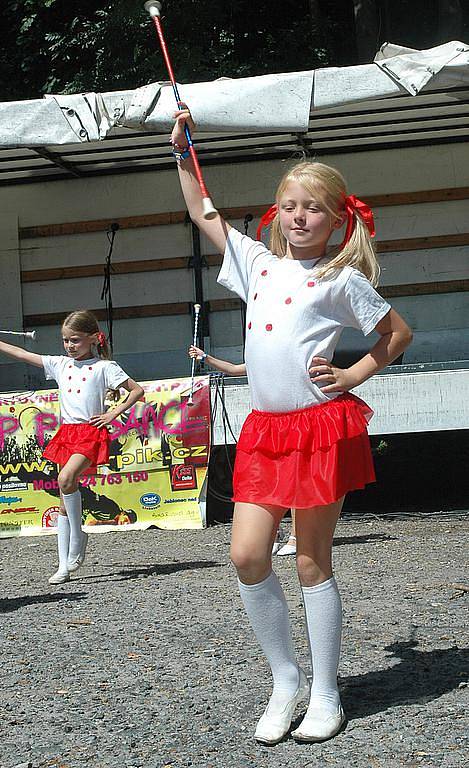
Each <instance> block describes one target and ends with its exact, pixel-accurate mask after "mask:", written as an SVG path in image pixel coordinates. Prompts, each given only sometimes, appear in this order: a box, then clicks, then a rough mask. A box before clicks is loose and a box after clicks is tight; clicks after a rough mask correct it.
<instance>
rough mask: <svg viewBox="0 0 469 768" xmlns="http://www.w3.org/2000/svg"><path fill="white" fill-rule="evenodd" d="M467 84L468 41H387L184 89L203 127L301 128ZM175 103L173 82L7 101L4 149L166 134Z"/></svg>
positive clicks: (1, 133)
mask: <svg viewBox="0 0 469 768" xmlns="http://www.w3.org/2000/svg"><path fill="white" fill-rule="evenodd" d="M464 86H469V46H468V45H465V44H464V43H461V42H458V41H453V42H449V43H445V44H444V45H440V46H437V47H436V48H431V49H429V50H426V51H416V50H413V49H410V48H403V47H401V46H397V45H393V44H390V43H386V44H385V45H383V46H382V48H381V49H380V51H379V52H378V54H377V56H376V58H375V61H374V62H372V63H371V64H363V65H359V66H354V67H327V68H324V69H317V70H311V71H306V72H291V73H285V74H277V75H275V74H274V75H263V76H260V77H247V78H239V79H228V78H227V79H225V78H222V79H220V80H215V81H211V82H206V83H190V84H187V85H181V86H180V94H181V98H182V99H183V100H184V101H186V102H187V103H188V104H189V105H190V108H191V111H192V113H193V115H194V118H195V121H196V123H197V127H198V129H199V130H201V131H217V132H220V131H226V132H231V133H232V132H249V133H255V132H259V133H265V132H273V131H283V132H298V133H300V132H304V131H307V129H308V121H309V117H310V113H311V112H313V113H314V111H315V110H316V109H323V108H327V107H335V106H340V105H345V104H348V103H353V102H360V101H370V100H375V99H381V98H386V97H396V96H403V97H407V98H408V97H409V95H415V94H417V93H420V92H421V91H422V90H428V91H431V90H438V89H445V88H461V87H464ZM174 107H175V105H174V95H173V92H172V88H171V87H170V85H168V83H151V84H150V85H145V86H143V87H142V88H137V89H135V90H133V91H113V92H109V93H103V94H99V93H85V94H73V95H58V96H46V97H45V98H44V99H35V100H31V101H12V102H4V103H0V147H21V146H26V147H28V146H29V147H32V146H50V145H56V144H73V143H80V142H88V141H96V140H99V139H104V138H105V137H106V136H107V135H108V133H109V132H110V131H111V130H112V129H113V128H114V127H116V126H119V127H127V128H129V129H130V130H132V129H133V130H139V131H142V130H148V131H167V130H168V129H169V128H170V127H171V126H172V123H173V118H172V115H173V112H174Z"/></svg>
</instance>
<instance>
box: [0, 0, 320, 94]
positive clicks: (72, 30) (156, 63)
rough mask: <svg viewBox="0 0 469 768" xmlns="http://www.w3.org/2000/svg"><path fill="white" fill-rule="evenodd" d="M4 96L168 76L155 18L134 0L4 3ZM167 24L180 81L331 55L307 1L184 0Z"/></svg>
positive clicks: (307, 63)
mask: <svg viewBox="0 0 469 768" xmlns="http://www.w3.org/2000/svg"><path fill="white" fill-rule="evenodd" d="M4 19H5V21H4V29H5V31H6V34H5V32H4V41H5V46H4V48H3V51H2V53H1V54H0V67H1V75H0V99H1V100H6V99H24V98H38V97H41V96H42V95H43V94H44V93H58V92H63V93H71V92H79V91H84V90H90V91H91V90H95V91H106V90H118V89H127V88H135V87H137V86H139V85H143V84H145V83H148V82H151V81H153V80H160V79H167V76H166V72H165V69H164V65H163V62H162V57H161V53H160V50H159V45H158V41H157V39H156V35H155V31H154V28H153V24H152V22H151V20H150V18H149V16H148V14H147V13H146V12H145V11H144V9H143V7H142V3H141V2H138V1H137V2H135V0H114V2H112V3H110V2H105V1H104V0H94V1H92V0H74V2H73V3H69V2H65V0H23V2H11V1H7V2H6V3H5V6H4ZM163 24H164V29H165V36H166V38H167V44H168V48H169V51H170V55H171V58H172V60H173V64H174V69H175V72H176V76H177V78H178V80H180V81H181V82H184V81H186V82H190V81H197V80H207V79H213V78H216V77H222V76H228V77H233V76H238V77H239V76H243V75H246V76H247V75H254V74H264V73H266V72H281V71H291V70H295V69H297V70H300V69H309V68H312V67H317V66H320V65H321V64H325V63H327V54H326V50H325V49H324V48H323V47H321V39H320V35H319V34H317V33H315V27H314V25H313V24H312V20H311V15H310V4H309V2H308V0H283V2H282V3H281V4H280V3H273V2H267V0H258V2H252V0H236V2H234V0H224V1H223V2H218V1H217V0H197V2H196V1H195V0H179V2H178V3H177V4H174V3H173V4H171V3H169V2H168V3H166V4H165V6H164V16H163Z"/></svg>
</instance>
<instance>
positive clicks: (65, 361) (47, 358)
mask: <svg viewBox="0 0 469 768" xmlns="http://www.w3.org/2000/svg"><path fill="white" fill-rule="evenodd" d="M42 364H43V366H44V373H45V376H46V379H55V381H56V382H57V384H58V385H59V401H60V413H61V417H62V423H63V424H86V423H87V422H88V421H89V420H90V418H91V416H97V415H98V414H100V413H104V398H105V396H106V391H107V390H108V389H118V388H119V386H120V385H121V384H123V383H124V382H125V381H127V379H128V378H129V377H128V375H127V374H126V373H125V372H124V371H123V370H122V368H121V367H120V365H117V363H115V362H114V361H113V360H101V359H99V358H97V357H92V358H90V359H89V360H73V358H71V357H67V356H66V355H42Z"/></svg>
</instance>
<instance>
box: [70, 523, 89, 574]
mask: <svg viewBox="0 0 469 768" xmlns="http://www.w3.org/2000/svg"><path fill="white" fill-rule="evenodd" d="M87 544H88V534H87V533H85V532H84V531H82V539H81V547H80V552H79V553H78V555H77V556H76V557H74V558H73V559H72V560H69V561H68V563H67V567H68V570H69V571H70V573H73V572H74V571H78V569H79V568H80V566H81V565H83V563H84V562H85V555H86V547H87Z"/></svg>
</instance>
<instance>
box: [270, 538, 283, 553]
mask: <svg viewBox="0 0 469 768" xmlns="http://www.w3.org/2000/svg"><path fill="white" fill-rule="evenodd" d="M280 547H281V544H280V542H279V541H274V544H273V547H272V554H273V555H276V554H277V552H278V551H279V549H280Z"/></svg>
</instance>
